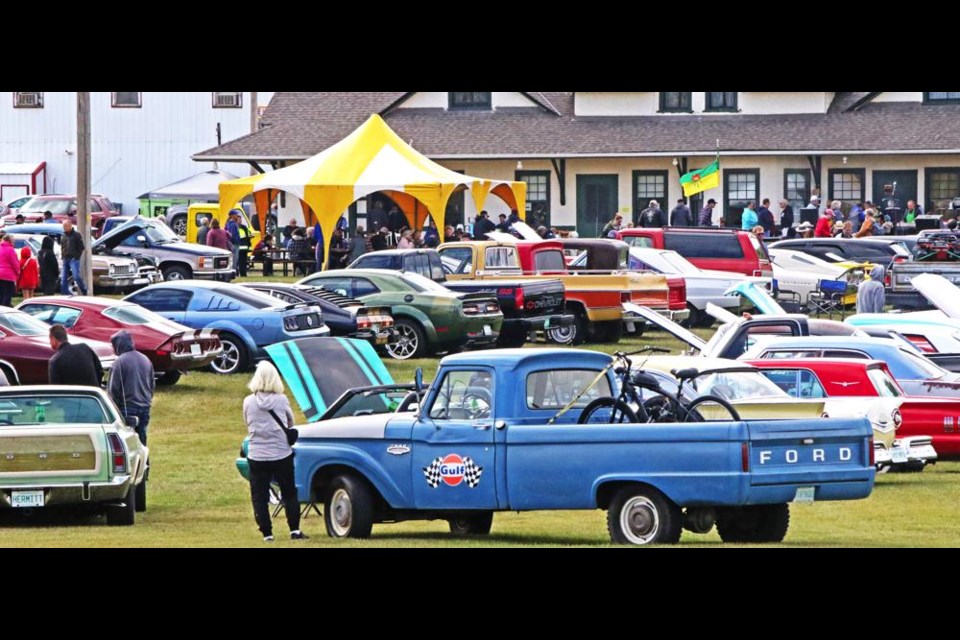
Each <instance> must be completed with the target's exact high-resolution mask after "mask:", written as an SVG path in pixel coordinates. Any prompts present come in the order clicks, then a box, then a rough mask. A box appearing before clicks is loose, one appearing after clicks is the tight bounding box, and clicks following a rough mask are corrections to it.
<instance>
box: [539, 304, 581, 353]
mask: <svg viewBox="0 0 960 640" xmlns="http://www.w3.org/2000/svg"><path fill="white" fill-rule="evenodd" d="M586 334H587V320H586V318H585V317H584V315H583V313H581V312H579V311H574V312H573V324H571V325H568V326H566V327H557V328H556V329H548V330H547V339H548V340H549V341H550V342H553V343H555V344H569V345H578V344H583V341H584V340H585V339H586V337H587V336H586Z"/></svg>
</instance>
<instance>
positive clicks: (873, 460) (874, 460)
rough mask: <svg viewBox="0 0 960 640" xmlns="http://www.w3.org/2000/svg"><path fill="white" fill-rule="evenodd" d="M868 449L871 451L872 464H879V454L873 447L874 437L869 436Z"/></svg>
mask: <svg viewBox="0 0 960 640" xmlns="http://www.w3.org/2000/svg"><path fill="white" fill-rule="evenodd" d="M867 450H869V451H870V466H871V467H872V466H873V465H875V464H877V454H876V451H874V449H873V438H872V437H870V438H867Z"/></svg>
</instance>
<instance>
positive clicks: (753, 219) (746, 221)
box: [740, 202, 759, 231]
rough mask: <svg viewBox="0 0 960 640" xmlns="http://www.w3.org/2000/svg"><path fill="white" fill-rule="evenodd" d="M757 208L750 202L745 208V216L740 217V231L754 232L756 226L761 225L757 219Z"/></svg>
mask: <svg viewBox="0 0 960 640" xmlns="http://www.w3.org/2000/svg"><path fill="white" fill-rule="evenodd" d="M755 206H756V204H755V203H753V202H748V203H747V206H745V207H744V208H743V214H741V217H740V229H741V230H743V231H752V230H753V228H754V227H755V226H757V224H758V223H759V219H758V217H757V212H756V211H755V210H754V207H755Z"/></svg>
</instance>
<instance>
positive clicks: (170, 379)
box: [157, 369, 183, 387]
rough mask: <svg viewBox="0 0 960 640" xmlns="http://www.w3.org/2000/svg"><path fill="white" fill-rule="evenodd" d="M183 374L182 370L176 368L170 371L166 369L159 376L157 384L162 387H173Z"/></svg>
mask: <svg viewBox="0 0 960 640" xmlns="http://www.w3.org/2000/svg"><path fill="white" fill-rule="evenodd" d="M181 375H183V374H182V373H181V372H180V371H177V370H176V369H171V370H170V371H164V372H163V375H161V376H160V377H159V378H157V384H158V385H160V386H162V387H172V386H173V385H175V384H177V382H178V381H179V380H180V376H181Z"/></svg>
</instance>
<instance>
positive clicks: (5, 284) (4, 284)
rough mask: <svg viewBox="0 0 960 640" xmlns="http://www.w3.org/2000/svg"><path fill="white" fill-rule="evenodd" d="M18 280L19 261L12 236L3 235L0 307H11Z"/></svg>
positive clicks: (0, 249)
mask: <svg viewBox="0 0 960 640" xmlns="http://www.w3.org/2000/svg"><path fill="white" fill-rule="evenodd" d="M19 278H20V259H19V258H18V257H17V250H16V249H14V248H13V236H12V235H10V234H9V233H5V234H3V238H2V239H0V306H3V307H10V306H13V304H12V303H13V294H14V293H16V290H17V280H19Z"/></svg>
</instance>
